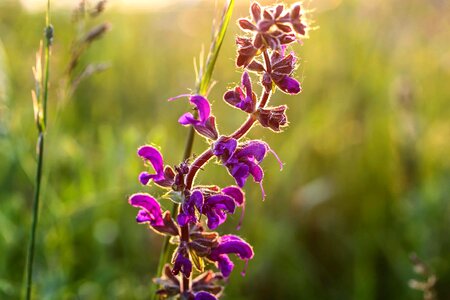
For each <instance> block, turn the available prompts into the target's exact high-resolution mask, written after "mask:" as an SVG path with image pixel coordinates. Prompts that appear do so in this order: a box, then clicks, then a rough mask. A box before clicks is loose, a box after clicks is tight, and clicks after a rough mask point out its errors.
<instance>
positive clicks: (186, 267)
mask: <svg viewBox="0 0 450 300" xmlns="http://www.w3.org/2000/svg"><path fill="white" fill-rule="evenodd" d="M180 271H181V273H183V275H184V276H185V277H189V276H190V275H191V272H192V263H191V261H190V260H189V259H188V258H186V257H185V256H184V255H183V254H182V253H181V252H180V251H178V253H177V256H176V258H175V262H174V264H173V270H172V273H173V274H174V275H177V274H178V273H179V272H180Z"/></svg>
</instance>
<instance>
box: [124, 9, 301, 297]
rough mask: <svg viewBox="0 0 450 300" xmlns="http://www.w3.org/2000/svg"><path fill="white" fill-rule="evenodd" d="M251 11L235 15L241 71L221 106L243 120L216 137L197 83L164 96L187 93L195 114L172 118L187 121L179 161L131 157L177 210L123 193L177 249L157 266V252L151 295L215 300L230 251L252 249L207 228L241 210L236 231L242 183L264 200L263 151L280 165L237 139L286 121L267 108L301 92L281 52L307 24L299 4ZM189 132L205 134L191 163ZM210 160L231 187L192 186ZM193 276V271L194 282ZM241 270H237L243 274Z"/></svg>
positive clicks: (144, 179) (246, 253) (144, 154)
mask: <svg viewBox="0 0 450 300" xmlns="http://www.w3.org/2000/svg"><path fill="white" fill-rule="evenodd" d="M250 14H251V16H252V19H251V20H250V19H240V20H239V23H238V24H239V26H240V27H241V29H242V30H243V31H244V32H246V33H247V36H240V37H237V39H236V44H237V45H238V49H237V50H238V51H237V52H238V57H237V59H236V65H237V67H242V68H243V69H244V72H243V74H242V82H241V85H240V86H237V87H235V88H234V89H232V90H229V91H227V92H226V93H225V94H224V96H223V99H224V101H225V102H226V103H227V104H229V105H230V106H232V107H234V108H237V109H239V110H241V111H243V112H244V113H247V114H248V117H247V120H246V121H245V122H244V123H243V124H242V125H241V126H240V127H239V128H238V129H237V130H236V131H234V132H233V133H232V134H229V135H221V134H220V133H219V130H218V128H217V126H216V118H215V116H214V115H213V114H212V112H211V111H212V109H211V104H210V102H209V101H208V99H207V98H206V97H205V96H204V93H202V91H206V88H202V87H201V86H202V84H201V83H200V85H199V86H200V88H199V89H198V90H197V93H196V94H194V95H181V96H178V97H174V98H171V99H169V101H172V100H175V99H179V98H183V97H186V96H187V97H188V99H189V103H190V104H191V105H193V106H194V109H195V113H194V114H192V113H190V112H187V113H185V114H183V115H182V116H181V117H180V118H179V119H178V122H179V123H180V124H181V125H183V126H190V135H189V137H188V142H187V145H186V151H185V155H184V159H183V161H182V162H181V163H180V164H179V165H175V166H173V167H172V166H168V165H165V164H164V161H163V156H162V155H161V153H160V152H159V150H158V149H156V148H155V147H153V146H150V145H144V146H142V147H140V148H139V149H138V155H139V156H140V157H141V158H142V159H143V161H144V164H145V165H148V166H151V167H152V169H153V170H151V171H150V172H147V171H144V172H142V173H141V174H140V175H139V180H140V182H141V183H142V184H143V185H148V184H150V183H152V182H153V183H154V184H156V185H158V186H159V187H161V188H164V189H167V190H168V192H167V193H166V194H165V196H164V197H162V199H161V201H164V200H163V199H170V200H172V201H173V202H174V207H178V214H177V215H176V214H175V212H176V211H175V210H173V213H172V214H170V213H169V212H168V211H166V212H163V211H162V210H161V206H160V204H159V202H158V200H156V199H155V198H153V197H152V196H151V195H149V194H145V193H137V194H134V195H132V196H131V197H130V198H129V203H130V204H131V205H133V206H135V207H138V208H140V210H139V212H138V215H137V217H136V221H137V222H138V223H145V224H148V226H149V228H150V229H152V230H154V231H156V232H158V233H163V234H166V235H167V237H166V241H168V240H169V237H170V242H171V243H172V244H174V245H175V246H176V248H175V250H174V252H173V255H172V261H171V264H165V265H164V267H163V268H162V264H163V263H164V262H165V257H168V254H166V251H168V249H169V247H168V244H165V245H164V248H163V251H164V252H163V255H165V257H164V256H163V255H162V256H161V260H160V266H159V267H160V268H161V271H162V272H160V274H161V277H159V278H156V279H155V283H157V284H158V285H160V286H161V289H159V290H158V291H157V292H156V295H157V296H160V297H161V298H164V299H165V298H171V299H172V298H173V299H183V300H184V299H186V300H214V299H218V298H219V297H220V296H221V294H222V290H223V282H222V279H226V278H228V277H229V276H230V274H231V272H232V270H233V268H234V263H233V262H232V261H231V259H230V257H229V255H230V254H235V255H236V256H237V257H238V258H239V259H241V260H244V261H245V262H246V265H247V263H248V261H249V260H250V259H252V258H253V257H254V251H253V248H252V247H251V246H250V244H248V243H247V242H246V241H245V240H243V239H242V238H240V237H239V236H236V235H222V236H221V235H219V233H217V232H215V231H208V229H209V230H215V229H216V228H217V227H218V226H220V225H221V224H223V223H224V222H225V221H226V219H227V215H229V214H234V213H235V212H236V210H237V209H238V208H241V209H242V215H241V218H240V221H239V225H238V228H239V227H240V226H241V223H242V216H243V213H244V209H245V203H246V199H245V193H244V191H243V188H244V186H245V185H246V183H247V180H248V178H249V177H251V178H253V181H254V182H255V183H259V185H260V187H261V192H262V197H263V199H264V198H265V196H266V193H265V191H264V188H263V179H264V172H263V169H262V168H261V166H260V164H261V163H262V161H263V160H264V158H265V157H266V156H267V154H268V153H272V154H273V155H274V156H275V158H276V159H277V160H278V162H279V164H280V169H282V167H283V163H282V162H281V160H280V159H279V158H278V156H277V155H276V153H275V152H274V151H273V150H272V149H271V148H270V146H269V145H268V144H267V143H266V142H264V141H262V140H249V141H244V142H242V141H241V140H242V139H243V138H244V137H245V136H246V135H247V133H248V132H249V131H250V130H251V129H252V128H253V126H254V125H256V124H259V125H261V126H263V127H266V128H269V129H271V130H273V131H275V132H281V131H282V129H283V128H285V127H286V126H287V124H288V123H287V116H286V109H287V106H286V105H279V106H276V107H269V106H268V105H269V101H270V98H271V96H272V95H273V93H274V92H275V91H276V90H280V91H281V92H284V93H287V94H290V95H296V94H298V93H300V91H301V87H300V83H299V82H298V81H297V80H296V79H294V78H293V77H292V73H293V71H294V70H295V68H296V61H297V58H296V57H295V55H294V53H293V52H292V53H289V54H286V49H287V47H288V46H289V45H290V44H292V43H293V42H295V41H300V39H301V38H304V37H305V33H306V29H307V26H306V23H304V18H302V15H303V12H302V10H301V6H300V4H294V5H292V6H291V7H290V9H287V8H285V7H284V5H276V6H272V7H262V6H261V5H259V4H258V3H257V2H254V3H253V4H252V5H251V8H250ZM219 48H220V47H219ZM208 61H209V60H208ZM213 61H215V59H214V60H213ZM210 70H211V72H206V73H203V74H207V75H205V77H204V78H210V76H211V74H212V69H210ZM248 72H254V73H256V74H257V76H258V78H259V79H260V83H261V86H262V91H261V95H260V98H259V100H258V99H257V97H256V94H255V93H254V92H253V87H252V80H251V78H250V75H249V73H248ZM206 80H209V79H206ZM202 82H203V81H202ZM193 133H197V134H199V135H200V136H202V137H203V138H205V139H206V142H207V144H208V147H207V148H206V150H204V151H203V152H202V153H201V154H200V155H199V156H198V157H197V158H196V159H195V160H194V161H193V162H192V163H191V162H190V159H191V149H192V143H193V135H192V134H193ZM213 157H216V159H217V161H218V162H219V163H221V164H222V165H223V166H224V167H225V168H226V169H227V171H228V173H229V174H230V175H231V176H232V177H233V178H234V180H235V182H236V185H232V186H228V187H224V188H221V187H219V186H216V185H211V186H204V185H199V184H198V183H196V180H195V179H196V175H197V173H198V171H199V170H200V169H202V167H203V166H204V165H205V164H207V163H208V162H209V161H211V159H212V158H213ZM152 171H153V173H152ZM171 215H172V216H173V217H174V219H172V218H171ZM202 216H205V217H204V218H202ZM208 262H209V263H212V264H214V265H215V266H216V267H217V269H218V270H219V272H218V273H213V272H211V271H206V272H205V266H206V263H208ZM194 273H198V274H199V276H198V277H196V278H195V279H193V274H194ZM244 273H245V272H242V274H243V275H244Z"/></svg>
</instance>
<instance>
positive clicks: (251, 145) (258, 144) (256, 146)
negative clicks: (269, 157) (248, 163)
mask: <svg viewBox="0 0 450 300" xmlns="http://www.w3.org/2000/svg"><path fill="white" fill-rule="evenodd" d="M267 148H268V146H267V144H266V143H265V142H262V141H250V142H248V143H247V144H245V145H244V146H243V147H242V148H241V149H240V150H238V151H236V155H235V156H236V158H238V159H239V158H243V157H252V156H253V157H254V158H255V159H256V160H257V161H258V162H261V161H262V160H263V159H264V157H265V156H266V153H267Z"/></svg>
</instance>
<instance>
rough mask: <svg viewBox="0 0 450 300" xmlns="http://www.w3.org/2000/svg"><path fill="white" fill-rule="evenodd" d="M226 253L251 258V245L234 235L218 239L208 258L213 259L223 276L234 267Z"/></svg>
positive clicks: (228, 273)
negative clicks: (217, 243)
mask: <svg viewBox="0 0 450 300" xmlns="http://www.w3.org/2000/svg"><path fill="white" fill-rule="evenodd" d="M228 254H236V255H237V257H239V258H240V259H242V260H245V261H248V260H250V259H252V258H253V256H254V252H253V248H252V246H250V244H248V243H247V242H246V241H244V240H243V239H241V238H240V237H238V236H236V235H224V236H222V237H221V238H220V240H219V245H218V246H217V247H215V248H213V249H211V253H210V254H209V255H208V259H209V260H211V261H214V262H215V263H216V266H217V267H218V268H219V270H220V272H222V275H223V276H224V277H228V276H230V274H231V271H232V270H233V268H234V263H233V262H232V261H231V260H230V257H229V256H228Z"/></svg>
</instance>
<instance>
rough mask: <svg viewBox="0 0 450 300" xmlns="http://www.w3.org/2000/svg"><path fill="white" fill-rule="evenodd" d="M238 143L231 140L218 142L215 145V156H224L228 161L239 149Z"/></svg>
mask: <svg viewBox="0 0 450 300" xmlns="http://www.w3.org/2000/svg"><path fill="white" fill-rule="evenodd" d="M237 144H238V142H237V141H236V140H235V139H229V140H225V141H224V140H220V139H219V140H218V141H217V142H215V143H214V145H213V154H214V155H215V156H222V157H223V158H225V162H226V160H228V158H229V157H231V156H232V155H233V153H234V151H235V150H236V148H237Z"/></svg>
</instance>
